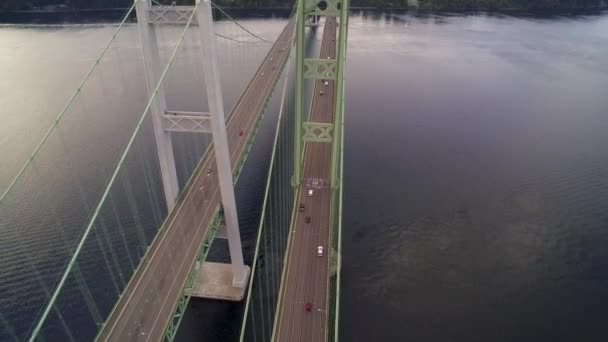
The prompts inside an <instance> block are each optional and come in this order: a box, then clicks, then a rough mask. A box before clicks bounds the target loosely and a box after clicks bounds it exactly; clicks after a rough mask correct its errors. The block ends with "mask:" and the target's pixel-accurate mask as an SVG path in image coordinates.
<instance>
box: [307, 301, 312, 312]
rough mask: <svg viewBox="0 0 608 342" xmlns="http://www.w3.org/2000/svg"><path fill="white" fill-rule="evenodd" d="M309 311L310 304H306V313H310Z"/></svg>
mask: <svg viewBox="0 0 608 342" xmlns="http://www.w3.org/2000/svg"><path fill="white" fill-rule="evenodd" d="M310 310H312V304H310V303H306V311H307V312H310Z"/></svg>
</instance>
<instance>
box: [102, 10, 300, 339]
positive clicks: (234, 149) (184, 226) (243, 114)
mask: <svg viewBox="0 0 608 342" xmlns="http://www.w3.org/2000/svg"><path fill="white" fill-rule="evenodd" d="M294 24H295V20H293V19H292V20H290V22H289V23H288V25H287V26H286V28H285V29H284V30H283V32H282V33H281V35H280V37H279V39H278V40H277V42H276V43H275V44H274V46H273V47H272V49H271V51H270V53H269V54H268V56H267V57H266V60H264V62H263V63H262V66H261V67H260V69H259V70H258V72H257V73H256V75H255V76H254V78H253V79H252V81H251V82H250V84H249V86H248V87H247V89H246V90H245V92H244V93H243V95H241V99H240V101H239V103H238V104H237V106H236V107H235V109H234V110H233V113H232V115H231V116H230V119H229V122H228V124H227V135H228V141H229V149H230V155H231V161H232V165H233V168H234V167H235V166H236V165H238V162H239V161H240V160H241V158H243V157H244V155H245V152H246V148H247V141H248V139H249V137H250V136H251V134H253V130H254V127H255V123H256V121H257V119H258V118H259V117H260V115H261V113H262V112H263V110H264V106H265V100H266V98H267V97H268V96H270V95H271V92H272V89H273V87H274V85H275V83H276V80H277V78H278V77H279V76H280V72H281V69H282V66H283V64H284V63H285V61H286V60H287V58H288V56H289V51H290V47H291V39H292V36H293V31H294V26H295V25H294ZM240 130H243V135H242V136H240ZM209 169H211V170H216V167H215V154H214V153H213V150H212V149H210V150H209V151H208V153H207V154H206V155H205V156H204V157H203V161H202V162H201V163H200V164H199V167H198V168H197V170H196V171H195V175H193V177H194V178H193V180H192V181H191V182H190V186H189V187H188V188H186V189H185V190H184V194H183V196H182V199H181V200H180V201H179V203H178V204H177V205H176V207H175V209H174V210H173V211H172V212H171V214H170V217H169V218H168V220H167V222H168V224H167V225H166V226H165V228H164V229H163V230H161V231H160V232H159V236H158V237H157V238H156V239H155V240H154V242H153V244H152V245H151V246H150V249H149V251H148V254H147V256H146V259H145V260H144V261H143V262H144V264H142V265H141V266H140V267H139V269H138V270H137V272H136V273H135V275H134V278H133V279H132V281H131V282H130V283H129V285H128V287H127V289H125V292H124V294H123V296H122V297H121V300H120V301H119V302H118V303H117V305H116V307H115V308H114V311H113V313H112V314H111V316H110V317H109V318H108V321H107V322H106V324H105V326H104V328H103V330H102V331H101V333H100V335H99V340H101V341H106V340H107V341H160V340H161V339H162V338H163V336H164V332H165V328H166V326H167V323H168V322H169V320H170V319H171V318H172V315H173V313H174V311H175V308H176V305H177V303H178V301H179V299H180V298H181V296H182V289H183V288H184V286H185V283H186V280H187V277H188V275H189V273H190V270H191V269H192V266H193V265H194V262H195V261H196V257H197V255H198V252H199V250H200V248H201V245H202V243H203V240H204V238H205V237H206V235H207V234H208V232H209V228H210V226H211V222H212V220H213V218H214V215H215V213H216V210H217V208H218V207H219V205H220V194H219V186H218V180H217V174H216V173H215V172H213V173H212V174H208V170H209ZM233 170H234V169H233Z"/></svg>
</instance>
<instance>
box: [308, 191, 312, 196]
mask: <svg viewBox="0 0 608 342" xmlns="http://www.w3.org/2000/svg"><path fill="white" fill-rule="evenodd" d="M308 197H312V189H308Z"/></svg>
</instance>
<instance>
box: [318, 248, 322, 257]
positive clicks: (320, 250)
mask: <svg viewBox="0 0 608 342" xmlns="http://www.w3.org/2000/svg"><path fill="white" fill-rule="evenodd" d="M317 256H323V246H319V247H317Z"/></svg>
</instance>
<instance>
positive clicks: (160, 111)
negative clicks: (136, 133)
mask: <svg viewBox="0 0 608 342" xmlns="http://www.w3.org/2000/svg"><path fill="white" fill-rule="evenodd" d="M149 7H150V3H149V0H137V4H136V7H135V9H136V11H137V26H138V29H139V36H140V39H141V45H142V49H143V53H144V66H145V69H146V79H147V82H148V84H147V86H148V96H150V97H152V96H154V94H153V93H152V92H153V91H154V89H155V88H156V85H157V83H158V81H159V80H160V76H161V73H162V70H163V69H162V67H161V65H160V56H159V53H158V43H157V40H156V28H155V27H154V25H152V24H151V23H150V22H149V20H148V8H149ZM150 110H151V114H152V115H151V116H152V124H153V126H154V137H155V138H156V150H157V151H158V160H159V162H160V172H161V175H162V181H163V189H164V191H165V199H166V201H167V209H168V210H169V212H171V210H172V209H173V207H174V206H175V200H176V198H177V195H178V193H179V185H178V183H177V173H176V171H175V157H174V156H173V144H172V142H171V133H170V132H167V131H165V130H164V129H163V124H162V116H163V115H164V114H165V112H166V111H167V101H166V99H165V89H164V87H163V86H162V85H161V86H160V87H159V88H158V93H157V94H156V97H155V100H154V101H153V102H152V105H151V107H150Z"/></svg>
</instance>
